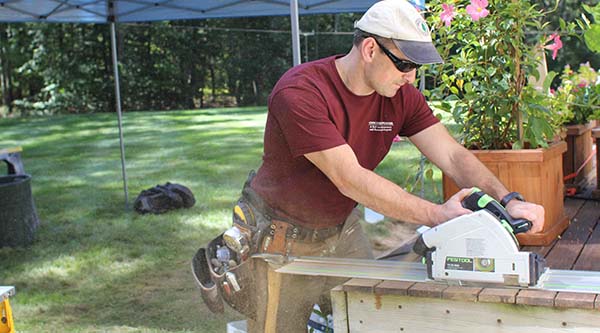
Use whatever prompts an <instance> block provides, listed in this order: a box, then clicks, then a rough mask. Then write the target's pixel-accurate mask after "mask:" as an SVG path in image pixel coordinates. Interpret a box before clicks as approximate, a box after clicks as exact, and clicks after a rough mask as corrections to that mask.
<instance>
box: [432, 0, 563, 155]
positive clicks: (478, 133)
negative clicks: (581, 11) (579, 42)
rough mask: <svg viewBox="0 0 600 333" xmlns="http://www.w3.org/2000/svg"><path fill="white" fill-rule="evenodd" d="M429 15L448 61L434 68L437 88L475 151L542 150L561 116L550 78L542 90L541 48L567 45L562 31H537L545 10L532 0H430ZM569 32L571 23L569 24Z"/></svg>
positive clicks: (542, 22) (542, 26) (445, 106)
mask: <svg viewBox="0 0 600 333" xmlns="http://www.w3.org/2000/svg"><path fill="white" fill-rule="evenodd" d="M428 4H429V6H430V10H431V13H430V15H429V16H428V17H427V19H428V21H429V24H430V26H431V27H432V30H433V36H434V39H435V40H436V45H438V50H439V51H440V54H441V55H442V57H443V58H444V59H445V61H446V62H445V63H444V64H442V65H439V66H436V67H434V68H432V71H433V73H434V75H435V79H434V80H435V82H434V84H435V85H436V88H435V89H434V90H433V91H432V92H431V93H432V94H433V95H434V96H436V97H437V98H439V99H442V100H443V101H444V103H443V105H442V106H443V108H444V109H446V110H447V111H450V112H452V115H453V117H454V120H455V121H456V122H457V124H459V125H460V126H461V132H462V133H463V137H462V138H461V139H462V140H463V144H464V145H465V146H466V147H468V148H471V149H507V148H513V149H518V148H524V147H529V148H537V147H545V146H547V145H548V142H549V141H551V140H552V139H553V138H554V137H555V135H556V134H557V133H558V132H559V130H560V126H561V123H562V121H561V120H559V119H560V117H561V116H560V114H557V112H558V111H556V110H554V109H552V108H551V107H550V106H549V101H548V96H547V94H545V93H544V91H546V92H547V91H548V89H549V86H550V82H551V80H552V77H548V78H547V80H545V81H544V87H543V88H542V89H539V88H538V89H536V88H535V87H534V86H532V85H529V84H528V81H529V80H531V79H532V78H535V79H537V80H540V73H539V70H538V68H539V64H540V63H541V62H542V61H543V60H544V49H549V50H552V56H553V57H556V53H557V52H558V50H559V49H560V48H561V47H562V42H561V40H560V36H559V35H558V34H552V35H551V36H545V35H542V36H539V37H537V38H536V37H534V36H535V35H532V34H529V33H528V32H530V31H533V32H536V31H542V30H543V29H544V28H545V27H546V26H547V23H545V22H544V17H545V14H546V13H545V12H544V11H543V10H541V9H539V8H537V7H536V6H535V5H532V4H531V3H530V2H529V1H527V0H518V1H517V0H512V1H506V0H504V1H501V0H490V1H489V3H488V1H486V0H471V1H468V0H455V1H451V0H433V1H432V2H428ZM561 26H563V27H564V28H565V29H568V28H570V27H571V25H567V24H565V23H564V22H561Z"/></svg>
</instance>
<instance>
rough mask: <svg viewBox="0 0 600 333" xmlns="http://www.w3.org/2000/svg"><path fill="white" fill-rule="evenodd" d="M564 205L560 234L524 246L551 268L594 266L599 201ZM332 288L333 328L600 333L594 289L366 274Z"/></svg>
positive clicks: (599, 249) (597, 263)
mask: <svg viewBox="0 0 600 333" xmlns="http://www.w3.org/2000/svg"><path fill="white" fill-rule="evenodd" d="M565 210H566V213H567V215H568V216H569V217H570V219H571V223H570V225H569V228H568V229H567V230H566V231H565V232H564V233H563V234H562V235H561V237H560V238H559V239H557V240H555V241H554V242H553V243H552V244H551V245H549V246H544V247H525V248H523V250H524V251H531V252H536V253H538V254H540V255H542V256H544V257H545V258H546V261H547V266H548V267H551V268H554V269H572V270H592V271H600V225H599V220H600V202H597V201H591V200H588V201H585V200H578V199H567V200H566V201H565ZM402 259H404V260H414V259H416V258H415V257H414V255H413V256H411V255H409V256H408V257H405V258H402ZM599 293H600V291H599ZM331 294H332V301H333V306H334V314H333V317H334V321H335V332H336V333H338V332H486V333H487V332H564V331H568V332H600V295H597V294H582V293H565V292H550V291H539V290H525V289H509V288H505V289H495V288H477V287H460V286H447V285H444V284H438V283H412V282H398V281H382V280H365V279H352V280H350V281H348V282H347V283H345V284H343V285H341V286H338V287H336V288H334V289H333V290H332V293H331Z"/></svg>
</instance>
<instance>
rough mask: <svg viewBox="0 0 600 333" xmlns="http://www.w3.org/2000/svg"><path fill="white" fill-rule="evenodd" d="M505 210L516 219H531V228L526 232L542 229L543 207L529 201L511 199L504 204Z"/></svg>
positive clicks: (530, 232)
mask: <svg viewBox="0 0 600 333" xmlns="http://www.w3.org/2000/svg"><path fill="white" fill-rule="evenodd" d="M506 211H508V214H510V216H512V217H514V218H516V219H527V220H529V221H531V224H532V226H531V229H529V231H527V233H528V234H532V233H536V232H540V231H542V227H543V226H544V215H545V213H544V207H542V206H540V205H538V204H534V203H531V202H524V201H519V200H511V201H509V203H508V204H507V205H506Z"/></svg>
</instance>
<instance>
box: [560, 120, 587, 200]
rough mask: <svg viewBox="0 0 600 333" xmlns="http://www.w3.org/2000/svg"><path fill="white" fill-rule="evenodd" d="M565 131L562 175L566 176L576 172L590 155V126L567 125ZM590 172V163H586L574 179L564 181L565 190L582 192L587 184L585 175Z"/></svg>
mask: <svg viewBox="0 0 600 333" xmlns="http://www.w3.org/2000/svg"><path fill="white" fill-rule="evenodd" d="M566 129H567V137H566V141H567V151H566V152H565V154H564V155H563V173H564V175H565V177H566V176H568V175H570V174H572V173H575V172H577V170H578V169H579V168H580V167H581V166H582V165H583V164H584V163H585V161H586V159H587V158H588V157H589V156H590V154H591V153H592V136H591V132H592V124H591V123H589V124H586V125H569V126H566ZM591 171H592V163H591V161H588V163H586V164H585V166H584V167H583V169H582V170H581V171H580V172H579V174H577V176H575V178H571V179H567V180H565V186H566V187H567V188H573V189H575V191H576V192H580V191H582V190H583V189H584V188H585V187H586V186H587V185H588V184H587V175H588V174H589V173H590V172H591Z"/></svg>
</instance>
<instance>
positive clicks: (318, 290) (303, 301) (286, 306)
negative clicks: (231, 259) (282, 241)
mask: <svg viewBox="0 0 600 333" xmlns="http://www.w3.org/2000/svg"><path fill="white" fill-rule="evenodd" d="M360 219H361V217H360V212H359V211H358V210H357V209H354V210H353V211H352V213H351V214H350V216H348V218H347V219H346V222H345V223H344V227H343V228H342V230H341V232H340V233H339V234H338V235H334V236H332V237H329V238H327V239H325V240H323V241H317V242H301V241H295V242H292V249H291V251H290V255H291V256H319V257H339V258H362V259H372V258H373V253H372V252H371V246H370V244H369V240H368V238H367V237H366V235H365V233H364V232H363V230H362V227H361V225H360V223H359V222H360ZM253 260H256V259H253ZM255 264H256V265H255V281H256V287H255V288H256V289H255V290H256V291H257V304H256V306H257V320H255V321H254V320H251V319H248V333H259V332H260V333H262V332H266V333H271V332H273V333H274V332H286V333H295V332H299V333H300V332H302V333H306V332H307V327H306V326H307V322H308V318H309V316H310V313H311V312H312V308H313V304H319V306H320V307H321V311H322V312H323V313H324V314H328V313H331V299H330V290H331V289H332V288H333V287H335V286H337V285H340V284H342V283H344V282H345V281H347V280H348V279H346V278H335V277H321V276H308V275H291V274H280V273H275V272H274V271H273V270H272V269H271V268H270V267H269V265H268V264H267V263H266V262H264V261H262V260H256V262H255ZM277 294H279V295H277Z"/></svg>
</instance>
